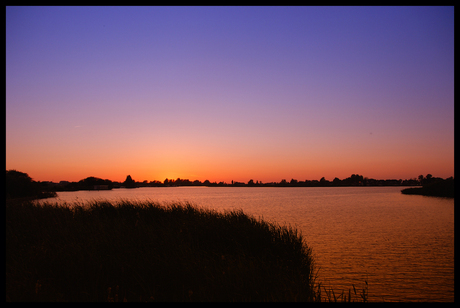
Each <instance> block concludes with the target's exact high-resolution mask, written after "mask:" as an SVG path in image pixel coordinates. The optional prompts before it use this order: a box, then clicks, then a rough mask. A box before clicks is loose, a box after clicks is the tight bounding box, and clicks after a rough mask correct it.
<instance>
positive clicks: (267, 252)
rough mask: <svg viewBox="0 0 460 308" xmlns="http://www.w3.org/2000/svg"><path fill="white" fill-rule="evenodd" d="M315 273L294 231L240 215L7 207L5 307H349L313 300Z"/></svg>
mask: <svg viewBox="0 0 460 308" xmlns="http://www.w3.org/2000/svg"><path fill="white" fill-rule="evenodd" d="M314 273H315V266H314V260H313V257H312V251H311V249H310V248H309V247H308V246H307V245H306V243H305V242H304V239H303V237H302V235H301V234H300V233H299V232H298V231H297V230H296V229H295V228H291V227H290V226H289V227H286V226H279V225H277V224H275V223H271V222H266V221H263V220H261V219H255V218H254V217H251V216H248V215H246V214H244V213H243V211H241V210H235V211H228V212H225V213H219V212H216V211H213V210H205V209H201V208H199V207H197V206H193V205H191V204H189V203H184V204H182V203H172V204H169V205H166V206H163V205H159V204H158V203H155V202H148V201H145V202H134V201H119V202H116V203H110V202H104V201H94V202H90V203H87V204H78V203H75V204H68V205H66V206H62V205H58V204H52V203H34V202H31V201H26V202H21V203H14V202H7V204H6V300H7V301H71V302H81V301H83V302H85V301H87V302H93V301H109V302H110V301H134V302H135V301H141V302H142V301H226V302H229V301H230V302H231V301H338V299H339V300H340V299H341V300H340V301H350V300H351V293H350V292H349V296H348V298H347V297H346V296H343V295H342V297H341V298H340V297H339V298H337V297H335V295H334V296H332V295H331V294H333V293H331V291H332V290H326V289H324V288H323V289H324V291H325V292H326V293H325V294H326V295H327V296H324V293H323V295H321V284H319V283H316V278H317V276H315V275H314ZM332 292H333V291H332ZM355 295H356V290H355ZM356 298H358V299H359V296H358V297H356Z"/></svg>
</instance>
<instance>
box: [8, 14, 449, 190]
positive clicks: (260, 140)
mask: <svg viewBox="0 0 460 308" xmlns="http://www.w3.org/2000/svg"><path fill="white" fill-rule="evenodd" d="M6 169H7V170H10V169H16V170H18V171H21V172H26V173H28V174H29V176H30V177H32V179H34V180H36V181H54V182H59V181H61V180H67V181H79V180H81V179H84V178H86V177H88V176H95V177H99V178H103V179H110V180H112V181H124V180H125V178H126V176H127V175H128V174H130V175H131V176H132V178H133V179H134V180H136V181H143V180H148V181H152V180H160V181H163V180H164V179H165V178H169V179H176V178H178V177H180V178H182V179H190V180H200V181H204V180H206V179H208V180H210V181H211V182H213V181H216V182H220V181H224V182H228V183H230V182H231V181H232V180H234V181H241V182H247V181H248V180H250V179H253V180H254V181H256V180H258V181H262V182H272V181H275V182H279V181H281V180H282V179H287V180H288V181H289V180H290V179H292V178H294V179H297V180H299V181H300V180H302V181H303V180H315V179H316V180H319V179H320V178H321V177H323V176H324V177H325V178H326V179H327V180H331V181H332V180H333V179H334V177H338V178H340V179H343V178H346V177H349V176H350V175H351V174H353V173H355V174H356V173H358V174H361V175H363V176H366V177H369V178H375V179H409V178H414V177H417V176H418V175H420V174H423V175H426V174H427V173H431V174H432V175H433V176H436V177H442V178H446V177H450V176H453V175H454V8H453V7H412V6H411V7H7V8H6Z"/></svg>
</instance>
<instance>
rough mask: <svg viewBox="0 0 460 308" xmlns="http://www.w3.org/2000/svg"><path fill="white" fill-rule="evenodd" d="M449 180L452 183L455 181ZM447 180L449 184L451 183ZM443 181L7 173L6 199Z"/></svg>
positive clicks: (430, 178) (434, 179)
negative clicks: (57, 177)
mask: <svg viewBox="0 0 460 308" xmlns="http://www.w3.org/2000/svg"><path fill="white" fill-rule="evenodd" d="M449 179H452V180H453V177H450V178H449ZM449 179H447V180H449ZM442 180H443V179H442V178H438V177H433V176H432V175H431V174H427V175H426V176H423V175H419V176H418V178H412V179H408V180H402V179H399V180H397V179H386V180H376V179H372V178H367V177H364V176H362V175H359V174H352V175H351V176H349V177H347V178H345V179H342V180H341V179H339V178H337V177H336V178H334V179H333V180H332V181H329V180H326V179H325V178H324V177H322V178H321V179H320V180H305V181H299V180H296V179H291V180H290V181H287V180H286V179H282V180H281V181H280V182H269V183H262V181H258V180H256V181H254V180H253V179H250V180H249V181H248V182H247V183H245V182H237V181H231V183H226V182H210V181H209V180H205V181H203V182H201V181H199V180H195V181H190V180H189V179H181V178H177V179H175V180H174V179H165V180H164V181H163V182H161V181H157V180H154V181H150V182H149V181H142V182H137V181H135V180H134V179H133V178H132V177H131V176H130V175H128V176H126V180H125V181H124V182H117V181H111V180H108V179H101V178H97V177H94V176H90V177H87V178H85V179H82V180H80V181H78V182H68V181H60V182H59V183H54V182H49V181H43V182H35V181H33V180H32V179H31V178H30V177H29V176H28V174H27V173H23V172H19V171H16V170H6V197H7V198H22V197H34V198H46V197H48V196H53V194H54V195H55V192H56V191H77V190H110V189H116V188H137V187H174V186H208V187H337V186H425V185H428V184H431V183H435V182H439V181H442Z"/></svg>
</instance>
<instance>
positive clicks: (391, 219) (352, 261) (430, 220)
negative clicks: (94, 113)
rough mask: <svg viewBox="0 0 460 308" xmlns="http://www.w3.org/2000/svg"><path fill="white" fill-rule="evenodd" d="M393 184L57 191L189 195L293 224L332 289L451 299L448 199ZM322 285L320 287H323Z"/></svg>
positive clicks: (375, 296)
mask: <svg viewBox="0 0 460 308" xmlns="http://www.w3.org/2000/svg"><path fill="white" fill-rule="evenodd" d="M401 189H402V188H401V187H334V188H330V187H328V188H326V187H318V188H312V187H298V188H297V187H296V188H294V187H285V188H281V187H276V188H269V187H213V188H210V187H166V188H156V187H149V188H137V189H114V190H111V191H77V192H60V193H58V197H57V199H48V200H57V201H59V202H74V201H78V202H85V201H88V200H99V199H104V200H113V201H117V200H120V199H129V200H133V199H134V200H139V201H142V200H145V199H149V200H152V201H158V202H160V203H169V202H174V201H189V202H191V203H193V204H195V205H198V206H200V207H204V208H212V209H216V210H218V211H224V210H231V209H243V211H244V212H245V213H247V214H251V215H253V216H255V217H261V218H263V219H265V220H268V221H272V222H277V223H279V224H284V225H289V224H290V225H291V226H295V227H296V228H297V229H299V230H300V231H301V232H302V234H303V236H304V238H305V241H306V243H307V244H308V246H309V247H311V248H312V249H313V253H314V256H315V260H316V263H317V267H320V270H319V281H321V282H322V284H323V285H326V286H329V287H332V288H333V290H334V292H335V293H336V295H337V294H338V293H339V294H340V293H341V292H342V290H344V291H345V292H348V289H349V288H351V289H352V285H353V284H354V286H355V287H356V288H357V289H358V288H362V287H364V285H365V281H367V282H368V284H369V287H368V292H369V300H370V301H454V200H452V199H445V198H433V197H424V196H413V195H412V196H411V195H403V194H401V192H400V191H401ZM323 291H324V290H323Z"/></svg>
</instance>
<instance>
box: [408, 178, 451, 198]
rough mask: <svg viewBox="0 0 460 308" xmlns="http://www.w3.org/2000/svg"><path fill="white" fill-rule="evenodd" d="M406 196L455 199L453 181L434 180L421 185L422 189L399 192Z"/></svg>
mask: <svg viewBox="0 0 460 308" xmlns="http://www.w3.org/2000/svg"><path fill="white" fill-rule="evenodd" d="M401 193H403V194H406V195H423V196H431V197H447V198H454V197H455V185H454V179H453V178H449V179H445V180H443V179H436V180H434V181H429V182H427V183H425V184H423V186H422V187H412V188H406V189H403V190H401Z"/></svg>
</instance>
